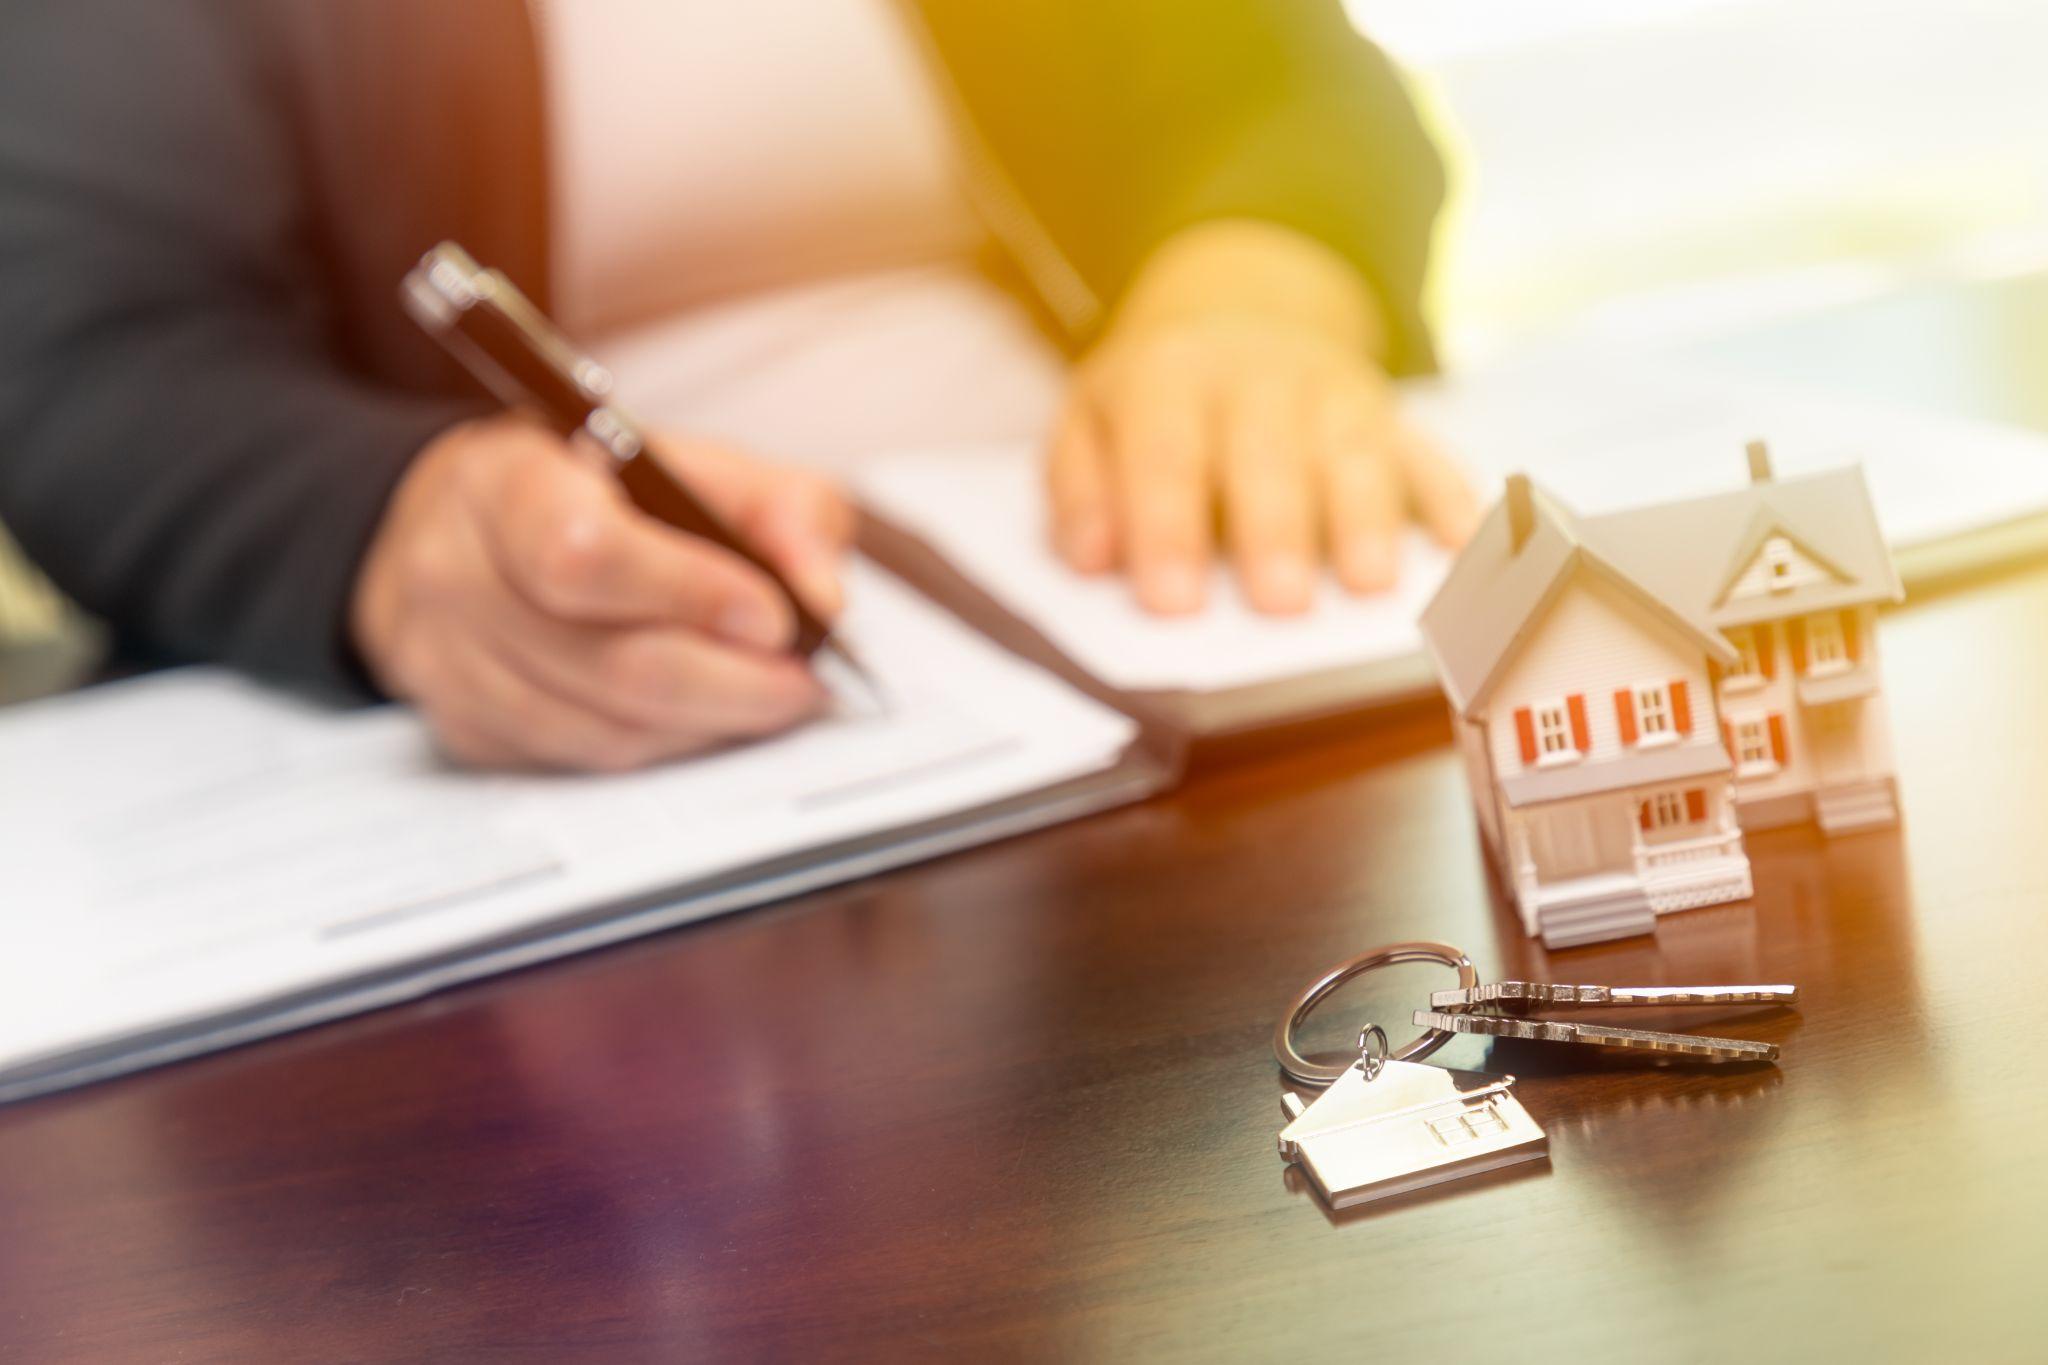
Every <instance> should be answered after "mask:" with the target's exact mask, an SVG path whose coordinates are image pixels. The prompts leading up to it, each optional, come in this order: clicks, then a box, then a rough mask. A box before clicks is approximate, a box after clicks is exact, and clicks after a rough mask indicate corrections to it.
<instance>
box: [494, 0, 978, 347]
mask: <svg viewBox="0 0 2048 1365" xmlns="http://www.w3.org/2000/svg"><path fill="white" fill-rule="evenodd" d="M530 2H531V3H532V5H533V12H534V15H535V19H536V21H537V23H538V25H539V31H540V34H541V46H542V51H543V54H544V56H543V60H544V63H545V66H544V70H545V72H546V80H547V85H548V89H547V107H548V109H549V121H550V136H551V138H552V147H551V152H552V157H551V163H552V166H553V168H554V204H553V206H552V211H553V217H554V233H553V239H554V246H555V259H554V262H553V264H554V270H555V280H556V289H555V293H556V304H557V312H558V314H559V315H560V317H561V319H562V321H563V322H564V324H565V325H566V326H567V327H568V328H569V329H570V331H571V332H572V333H576V334H580V335H584V336H598V335H602V334H604V333H607V332H612V331H616V330H617V329H619V328H622V327H628V326H632V325H634V324H637V323H642V322H645V321H648V320H650V319H654V318H660V317H665V316H669V315H673V314H675V313H676V312H678V311H679V310H681V309H683V308H685V307H689V306H694V305H698V304H702V303H704V302H706V301H707V300H711V299H717V298H722V297H730V296H733V295H738V294H743V293H755V292H758V291H761V290H764V289H769V288H773V287H776V286H781V285H788V284H791V283H795V282H799V281H807V280H816V279H821V278H825V277H829V276H833V275H843V274H846V273H849V272H854V271H863V270H873V269H877V268H883V267H890V266H903V265H910V264H918V263H929V262H933V261H937V260H943V259H958V258H960V257H962V256H964V255H965V254H966V253H967V252H968V251H969V250H970V249H971V248H972V246H973V244H974V243H975V241H976V240H977V238H978V230H977V227H976V224H975V222H974V219H973V216H972V214H971V212H970V211H969V209H968V207H967V204H966V202H965V199H964V198H963V196H962V195H961V193H960V191H959V189H958V187H957V185H956V183H955V180H954V175H953V167H952V164H951V148H950V145H949V135H948V130H947V128H946V126H945V119H944V116H943V110H942V109H941V108H940V107H939V105H938V103H937V100H936V96H935V93H934V91H933V88H932V85H931V80H930V77H929V76H928V75H927V73H926V72H925V71H924V70H923V68H922V64H921V62H920V60H919V54H918V52H917V51H916V49H915V47H914V41H915V40H914V39H913V37H912V35H911V34H910V33H909V32H907V31H906V29H905V26H904V21H903V19H902V17H900V16H899V15H898V14H896V13H895V11H894V6H893V3H892V0H530Z"/></svg>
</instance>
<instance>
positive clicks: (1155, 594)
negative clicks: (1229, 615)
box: [1138, 561, 1203, 614]
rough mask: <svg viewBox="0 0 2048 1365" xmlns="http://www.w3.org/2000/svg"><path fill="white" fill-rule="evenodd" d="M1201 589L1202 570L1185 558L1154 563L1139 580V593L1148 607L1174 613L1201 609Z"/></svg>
mask: <svg viewBox="0 0 2048 1365" xmlns="http://www.w3.org/2000/svg"><path fill="white" fill-rule="evenodd" d="M1202 588H1203V584H1202V575H1201V572H1200V571H1199V570H1197V569H1196V568H1195V566H1194V565H1192V564H1189V563H1186V562H1185V561H1174V562H1169V563H1165V564H1155V565H1153V566H1152V567H1151V568H1150V569H1147V570H1146V571H1145V573H1144V574H1143V575H1142V576H1141V577H1140V578H1139V580H1138V595H1139V597H1140V598H1142V599H1143V601H1144V604H1145V606H1146V607H1148V608H1149V609H1151V610H1153V611H1157V612H1166V613H1172V614H1177V613H1181V612H1190V611H1199V610H1200V609H1201V606H1202Z"/></svg>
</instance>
